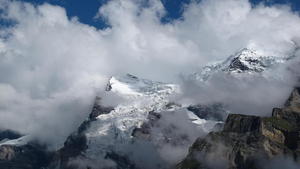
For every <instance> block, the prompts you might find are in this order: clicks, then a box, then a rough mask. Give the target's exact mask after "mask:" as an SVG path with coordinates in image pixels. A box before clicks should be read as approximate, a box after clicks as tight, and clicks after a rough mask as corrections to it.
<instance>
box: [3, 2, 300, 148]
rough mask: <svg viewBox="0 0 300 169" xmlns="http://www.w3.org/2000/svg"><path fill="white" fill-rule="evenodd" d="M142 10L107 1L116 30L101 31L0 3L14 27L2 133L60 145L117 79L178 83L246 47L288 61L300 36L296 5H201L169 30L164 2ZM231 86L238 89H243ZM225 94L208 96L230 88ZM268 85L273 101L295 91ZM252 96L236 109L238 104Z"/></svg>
mask: <svg viewBox="0 0 300 169" xmlns="http://www.w3.org/2000/svg"><path fill="white" fill-rule="evenodd" d="M143 2H144V1H143V0H112V1H109V2H108V3H107V4H105V5H104V6H102V7H101V8H100V9H99V12H98V14H95V15H96V18H97V17H103V18H105V19H106V20H107V23H108V24H109V25H110V27H108V28H106V29H102V30H99V29H96V28H94V27H92V26H89V25H85V24H82V23H80V22H79V21H78V20H77V19H76V17H75V18H68V17H67V15H66V11H65V9H63V8H62V7H59V6H53V5H49V4H43V5H39V6H34V5H32V4H30V3H24V2H19V1H9V0H1V1H0V9H1V11H2V12H1V18H2V19H6V20H10V21H12V23H14V24H13V25H12V26H10V27H7V28H1V31H0V37H1V39H0V77H1V78H0V91H1V92H0V93H1V94H0V95H1V97H0V119H1V120H0V127H1V128H11V129H15V130H18V131H21V132H23V133H26V134H31V135H33V136H35V137H38V138H39V139H41V140H43V141H46V142H48V143H53V142H60V143H62V142H63V140H64V139H65V137H66V136H67V135H68V134H69V133H70V132H71V131H74V130H75V128H76V126H78V125H79V123H80V122H81V121H82V120H83V119H84V118H85V117H86V116H87V114H88V113H89V109H90V107H91V105H92V102H93V101H92V100H93V98H94V96H95V94H96V93H97V92H99V90H103V89H104V88H105V84H106V82H107V79H108V78H109V77H110V76H111V75H117V74H124V73H128V72H129V73H133V74H136V75H138V76H141V77H144V78H150V79H154V80H161V81H177V80H178V79H177V78H176V77H177V75H178V74H181V73H190V72H194V71H196V70H197V69H198V68H199V67H201V66H203V65H205V64H207V63H208V62H211V61H215V60H220V59H224V58H226V57H227V56H229V55H230V54H232V53H234V52H236V51H237V50H238V49H240V48H243V47H252V48H257V49H258V50H262V51H263V52H265V53H269V54H273V55H277V56H282V55H287V54H288V53H289V52H290V51H291V50H292V49H293V48H294V47H295V43H294V42H295V39H297V38H298V39H299V35H300V30H299V27H300V19H299V16H298V15H297V14H295V13H293V12H292V11H291V10H290V8H289V7H288V6H273V7H270V6H269V7H266V6H264V5H263V4H260V5H258V6H255V7H253V6H252V5H251V4H250V3H249V2H248V1H247V0H240V1H236V0H203V1H201V2H200V3H199V2H192V3H191V4H189V5H187V6H186V7H185V8H184V13H183V17H182V18H181V19H180V20H175V21H172V22H170V23H161V21H160V20H161V17H163V16H164V15H165V13H166V12H165V10H164V8H163V5H162V4H161V2H160V1H158V0H150V1H147V5H144V4H145V3H143ZM275 72H276V73H279V74H280V73H281V71H278V72H277V71H275ZM212 82H213V81H212ZM218 82H220V81H218ZM223 82H224V85H225V86H228V87H230V86H231V87H233V86H236V87H240V85H239V83H238V82H233V83H234V84H233V85H232V84H231V80H225V81H222V83H223ZM218 85H219V84H217V83H214V84H212V86H213V87H212V88H208V91H209V90H215V91H219V90H220V89H222V88H224V85H223V86H218ZM262 85H266V84H263V83H259V84H252V82H249V85H248V88H246V89H251V88H253V87H255V88H258V89H261V90H257V91H256V93H260V91H263V90H264V89H265V88H261V86H262ZM268 86H269V87H270V88H271V90H270V91H269V94H271V95H272V94H275V95H276V96H278V97H279V96H285V94H286V92H287V91H288V89H289V88H290V87H291V86H292V85H291V84H290V83H289V85H286V84H279V85H278V84H277V83H276V84H274V83H270V82H269V83H268ZM282 87H285V88H284V90H283V91H282V92H279V93H278V92H276V93H273V91H276V90H279V89H281V88H282ZM250 91H251V90H250ZM223 92H224V91H223ZM225 92H226V91H225ZM238 92H240V90H238ZM221 93H222V92H221ZM208 94H209V92H208ZM215 94H218V93H217V92H215ZM228 94H230V93H226V94H224V93H222V95H223V96H226V95H228ZM246 94H249V93H245V94H240V96H236V97H237V98H236V99H229V100H230V101H231V102H232V103H234V102H238V101H239V100H240V99H239V98H243V97H244V96H245V95H246ZM248 96H249V95H247V97H248ZM260 96H261V95H260ZM205 97H207V96H205ZM220 97H221V98H222V99H226V98H225V97H222V96H220ZM200 98H202V97H200ZM213 98H214V97H213ZM249 98H250V99H242V103H244V102H245V104H247V102H248V101H252V102H254V103H253V104H254V105H256V103H257V102H259V103H260V101H261V100H266V98H265V97H261V98H259V99H258V100H255V99H254V98H257V97H256V95H255V92H254V93H252V96H251V97H249ZM212 100H213V99H212ZM278 102H279V101H278ZM270 104H272V105H273V104H274V103H270ZM240 105H241V106H240V108H241V109H242V108H243V106H242V105H243V104H240ZM258 108H259V106H258Z"/></svg>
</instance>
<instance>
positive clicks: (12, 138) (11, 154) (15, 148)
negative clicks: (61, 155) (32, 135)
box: [0, 130, 53, 169]
mask: <svg viewBox="0 0 300 169" xmlns="http://www.w3.org/2000/svg"><path fill="white" fill-rule="evenodd" d="M52 157H53V153H52V152H49V151H48V150H47V149H46V147H45V146H42V145H40V144H39V143H37V142H32V141H31V142H26V136H22V135H21V134H20V133H18V132H15V131H12V130H1V131H0V168H1V169H41V168H43V167H47V166H48V165H49V163H50V161H51V159H52Z"/></svg>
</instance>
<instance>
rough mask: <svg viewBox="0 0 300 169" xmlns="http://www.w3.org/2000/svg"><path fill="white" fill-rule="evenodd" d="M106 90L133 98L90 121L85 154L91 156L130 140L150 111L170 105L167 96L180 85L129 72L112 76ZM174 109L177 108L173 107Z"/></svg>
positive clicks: (86, 133) (101, 153)
mask: <svg viewBox="0 0 300 169" xmlns="http://www.w3.org/2000/svg"><path fill="white" fill-rule="evenodd" d="M106 91H107V92H113V93H116V94H118V95H119V96H121V97H124V98H126V99H129V100H130V101H128V102H122V103H120V104H119V105H117V106H116V107H114V109H113V110H112V111H111V112H110V113H108V114H100V115H99V116H98V117H96V120H95V121H93V122H92V123H91V125H90V127H89V129H88V130H87V131H86V132H85V135H86V137H87V140H88V142H87V144H88V149H87V150H86V156H87V157H90V158H97V156H101V155H105V153H106V152H108V151H112V150H114V151H117V150H116V148H118V145H121V144H124V143H128V142H130V141H131V138H132V136H131V135H132V132H133V130H134V129H135V128H138V127H140V126H141V125H142V124H143V123H144V122H146V121H147V120H148V115H149V112H151V111H155V112H158V113H159V112H161V111H165V110H169V109H170V107H169V106H168V104H169V103H170V101H169V99H168V97H169V96H170V95H172V94H175V93H177V92H178V91H179V87H178V86H177V85H175V84H166V83H161V82H155V81H151V80H146V79H140V78H138V77H136V76H133V75H130V74H127V75H126V76H122V77H111V78H110V80H109V82H108V85H107V88H106ZM178 108H179V107H178ZM171 109H173V110H174V107H171ZM175 109H176V108H175Z"/></svg>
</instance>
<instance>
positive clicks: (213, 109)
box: [187, 103, 228, 121]
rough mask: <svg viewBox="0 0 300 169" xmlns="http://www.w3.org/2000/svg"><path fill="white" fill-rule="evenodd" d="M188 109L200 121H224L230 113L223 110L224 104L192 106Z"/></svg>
mask: <svg viewBox="0 0 300 169" xmlns="http://www.w3.org/2000/svg"><path fill="white" fill-rule="evenodd" d="M187 109H188V110H189V111H191V112H193V113H194V114H195V115H196V116H198V117H199V118H200V119H205V120H216V121H224V120H225V118H226V116H227V115H228V112H227V111H226V110H225V109H224V108H223V105H222V104H218V103H215V104H210V105H200V104H198V105H191V106H188V107H187Z"/></svg>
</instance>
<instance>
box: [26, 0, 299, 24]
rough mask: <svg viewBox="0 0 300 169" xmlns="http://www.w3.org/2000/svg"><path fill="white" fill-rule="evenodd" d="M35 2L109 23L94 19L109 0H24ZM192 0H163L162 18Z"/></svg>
mask: <svg viewBox="0 0 300 169" xmlns="http://www.w3.org/2000/svg"><path fill="white" fill-rule="evenodd" d="M23 1H27V2H30V3H34V4H42V3H45V2H47V3H50V4H54V5H59V6H62V7H64V8H65V9H66V11H67V15H68V16H69V17H74V16H77V17H78V18H79V21H80V22H82V23H85V24H89V25H92V26H95V27H97V28H100V29H101V28H105V27H106V26H107V25H106V24H105V22H103V20H101V19H94V16H95V14H96V13H97V11H98V9H99V7H100V6H101V5H103V4H105V3H106V2H107V1H109V0H86V1H83V0H23ZM191 1H192V0H162V3H163V5H164V7H165V9H166V10H167V15H166V16H165V17H164V18H163V19H162V21H163V22H168V21H172V20H174V19H178V18H180V17H181V14H182V11H183V10H182V6H183V5H184V4H187V3H189V2H191ZM250 1H251V2H252V3H253V4H258V3H260V2H264V3H266V4H267V5H273V4H289V5H291V7H292V9H293V10H294V11H300V1H299V0H250Z"/></svg>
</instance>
